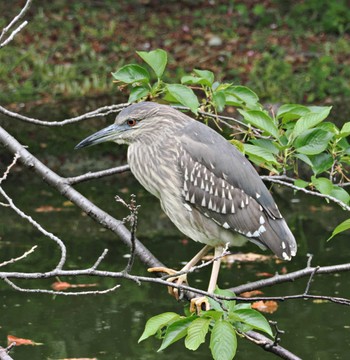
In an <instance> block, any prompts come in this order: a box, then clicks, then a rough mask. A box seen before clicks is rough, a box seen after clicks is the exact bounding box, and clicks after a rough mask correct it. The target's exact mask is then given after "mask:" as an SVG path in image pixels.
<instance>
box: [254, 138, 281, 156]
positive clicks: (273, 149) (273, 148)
mask: <svg viewBox="0 0 350 360" xmlns="http://www.w3.org/2000/svg"><path fill="white" fill-rule="evenodd" d="M251 143H252V144H254V145H257V146H260V147H262V148H264V149H266V150H268V151H269V152H270V153H272V154H274V155H278V153H279V148H278V146H277V145H276V144H275V143H274V142H273V141H272V140H269V139H253V140H251Z"/></svg>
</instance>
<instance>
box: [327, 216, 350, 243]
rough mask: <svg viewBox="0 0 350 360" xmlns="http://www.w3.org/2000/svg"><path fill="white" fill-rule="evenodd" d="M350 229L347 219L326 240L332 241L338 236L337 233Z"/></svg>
mask: <svg viewBox="0 0 350 360" xmlns="http://www.w3.org/2000/svg"><path fill="white" fill-rule="evenodd" d="M349 229H350V219H347V220H345V221H343V222H342V223H340V224H339V225H338V226H337V227H336V228H335V229H334V230H333V232H332V235H331V236H330V237H329V238H328V239H327V241H329V240H330V239H332V238H333V237H334V236H335V235H338V234H339V233H341V232H343V231H346V230H349Z"/></svg>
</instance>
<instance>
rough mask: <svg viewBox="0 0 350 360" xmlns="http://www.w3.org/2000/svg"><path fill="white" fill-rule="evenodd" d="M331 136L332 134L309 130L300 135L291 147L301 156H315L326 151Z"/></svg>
mask: <svg viewBox="0 0 350 360" xmlns="http://www.w3.org/2000/svg"><path fill="white" fill-rule="evenodd" d="M333 136H334V134H333V133H331V132H328V131H324V130H320V129H318V128H316V129H310V130H306V131H305V132H304V133H303V134H300V135H299V136H298V137H297V138H296V139H295V141H294V143H293V145H294V147H295V148H296V149H297V151H298V152H299V153H301V154H305V155H316V154H319V153H321V152H323V151H324V150H326V149H327V147H328V142H329V140H330V139H332V138H333Z"/></svg>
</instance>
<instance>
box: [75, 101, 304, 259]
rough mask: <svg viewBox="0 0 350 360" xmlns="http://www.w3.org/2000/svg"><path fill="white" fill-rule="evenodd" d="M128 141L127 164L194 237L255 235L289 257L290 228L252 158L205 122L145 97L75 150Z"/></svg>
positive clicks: (214, 241)
mask: <svg viewBox="0 0 350 360" xmlns="http://www.w3.org/2000/svg"><path fill="white" fill-rule="evenodd" d="M104 141H114V142H116V143H118V144H128V145H129V147H128V163H129V165H130V169H131V171H132V173H133V174H134V175H135V177H136V178H137V179H138V180H139V182H140V183H141V184H142V185H143V186H144V187H145V188H146V189H147V190H148V191H149V192H151V193H152V194H153V195H155V196H156V197H158V198H159V200H160V202H161V205H162V208H163V210H164V211H165V213H166V214H167V215H168V216H169V218H170V219H171V220H172V221H173V223H174V224H175V225H176V226H177V227H178V228H179V229H180V230H181V231H182V232H183V233H184V234H186V235H187V236H189V237H190V238H192V239H193V240H195V241H199V242H202V243H204V244H207V245H210V246H213V247H215V248H217V247H222V246H225V245H226V244H227V243H228V244H229V245H233V246H240V245H242V244H244V243H245V242H246V241H247V240H250V241H252V242H254V243H256V244H257V245H259V246H261V247H263V248H266V247H267V248H269V249H271V250H272V251H273V252H274V253H275V254H276V255H277V256H278V257H280V258H283V259H285V260H289V259H290V258H291V256H294V255H295V254H296V251H297V246H296V242H295V239H294V236H293V234H292V233H291V231H290V230H289V228H288V225H287V224H286V222H285V220H284V219H283V217H282V215H281V214H280V212H279V210H278V208H277V205H276V203H275V202H274V200H273V198H272V196H271V194H270V193H269V191H268V190H267V188H266V187H265V185H264V183H263V182H262V181H261V179H260V177H259V175H258V174H257V172H256V171H255V169H254V168H253V166H252V165H251V164H250V162H249V161H248V160H247V159H246V158H245V157H244V156H243V155H242V154H241V153H240V152H239V151H238V150H237V149H236V148H235V147H234V146H232V145H231V144H230V143H229V142H228V141H227V140H226V139H224V138H223V137H222V136H221V135H219V134H218V133H216V132H215V131H214V130H212V129H210V128H209V127H207V126H205V125H204V124H202V123H200V122H198V121H196V120H194V119H192V118H190V117H189V116H187V115H185V114H183V113H181V112H179V111H177V110H175V109H174V108H172V107H170V106H166V105H159V104H156V103H151V102H143V103H138V104H134V105H131V106H129V107H127V108H126V109H124V110H123V111H121V112H120V114H119V115H118V116H117V118H116V121H115V123H114V124H113V125H111V126H109V127H107V128H105V129H103V130H101V131H99V132H97V133H95V134H93V135H91V136H90V137H88V138H87V139H85V140H83V141H82V142H81V143H80V144H78V145H77V148H81V147H84V146H89V145H94V144H97V143H100V142H104Z"/></svg>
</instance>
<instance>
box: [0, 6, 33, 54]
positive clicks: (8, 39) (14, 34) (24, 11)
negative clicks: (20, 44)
mask: <svg viewBox="0 0 350 360" xmlns="http://www.w3.org/2000/svg"><path fill="white" fill-rule="evenodd" d="M31 4H32V0H27V2H26V3H25V5H24V6H23V8H22V10H21V11H20V12H19V14H18V15H17V16H15V17H14V18H13V19H12V20H11V22H10V23H9V24H8V25H7V26H6V27H4V28H3V29H2V31H1V34H0V49H1V48H2V47H4V46H5V45H7V44H8V43H9V42H10V41H12V40H13V38H14V37H15V36H16V35H17V34H18V33H19V32H20V31H21V30H22V29H23V28H24V27H25V26H26V25H27V24H28V22H27V21H24V22H23V23H22V24H21V25H19V26H18V27H17V28H16V29H15V30H13V31H12V33H11V34H10V35H9V37H8V38H7V39H6V40H4V41H3V38H4V36H5V35H6V34H7V33H8V32H9V31H10V30H11V28H12V27H13V26H15V25H16V23H18V22H19V20H21V19H22V18H23V16H24V15H25V14H26V13H27V11H28V10H29V8H30V6H31ZM1 41H2V42H1Z"/></svg>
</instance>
